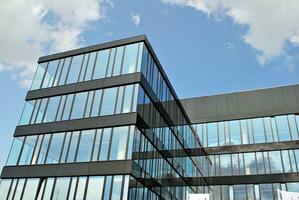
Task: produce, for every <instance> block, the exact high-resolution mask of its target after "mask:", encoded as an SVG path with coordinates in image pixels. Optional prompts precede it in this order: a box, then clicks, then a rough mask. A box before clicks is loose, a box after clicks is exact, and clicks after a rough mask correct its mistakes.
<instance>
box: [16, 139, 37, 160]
mask: <svg viewBox="0 0 299 200" xmlns="http://www.w3.org/2000/svg"><path fill="white" fill-rule="evenodd" d="M36 139H37V136H27V137H26V139H25V143H24V145H23V149H22V154H21V158H20V161H19V165H28V164H30V162H31V158H32V154H33V150H34V146H35V143H36Z"/></svg>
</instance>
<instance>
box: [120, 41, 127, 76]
mask: <svg viewBox="0 0 299 200" xmlns="http://www.w3.org/2000/svg"><path fill="white" fill-rule="evenodd" d="M125 53H126V46H124V47H123V52H122V56H121V64H120V70H119V75H121V74H122V72H123V68H124V60H125Z"/></svg>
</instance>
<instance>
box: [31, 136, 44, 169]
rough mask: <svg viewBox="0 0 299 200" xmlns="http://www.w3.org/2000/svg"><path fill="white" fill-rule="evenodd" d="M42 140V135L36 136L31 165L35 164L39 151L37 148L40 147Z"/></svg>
mask: <svg viewBox="0 0 299 200" xmlns="http://www.w3.org/2000/svg"><path fill="white" fill-rule="evenodd" d="M42 140H43V135H39V136H38V138H37V142H36V145H35V149H34V153H33V157H32V161H31V164H32V165H34V164H36V162H37V158H38V153H39V150H40V148H41V144H42Z"/></svg>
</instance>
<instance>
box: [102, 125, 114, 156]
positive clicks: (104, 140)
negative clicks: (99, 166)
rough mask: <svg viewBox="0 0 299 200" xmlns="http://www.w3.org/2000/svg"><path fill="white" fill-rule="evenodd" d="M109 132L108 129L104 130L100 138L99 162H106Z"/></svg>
mask: <svg viewBox="0 0 299 200" xmlns="http://www.w3.org/2000/svg"><path fill="white" fill-rule="evenodd" d="M110 132H111V129H110V128H106V129H104V132H103V136H102V143H101V150H100V160H107V157H108V149H109V142H110V134H111V133H110Z"/></svg>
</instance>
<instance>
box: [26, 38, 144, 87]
mask: <svg viewBox="0 0 299 200" xmlns="http://www.w3.org/2000/svg"><path fill="white" fill-rule="evenodd" d="M142 49H143V43H135V44H129V45H125V46H120V47H115V48H111V49H105V50H100V51H95V52H91V53H85V54H80V55H76V56H72V57H66V58H62V59H59V60H53V61H49V62H43V63H41V64H39V65H38V68H37V70H36V73H35V76H34V79H33V81H32V85H31V90H37V89H42V88H49V87H56V86H61V85H66V84H71V83H78V82H83V81H89V80H96V79H101V78H107V77H112V76H119V75H124V74H129V73H134V72H139V71H140V65H141V54H142Z"/></svg>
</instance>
